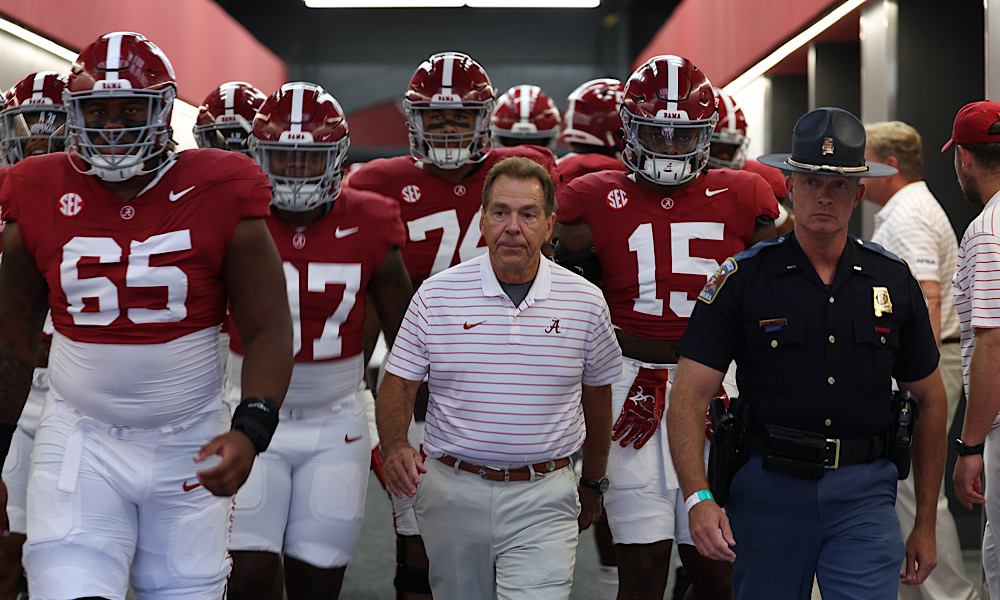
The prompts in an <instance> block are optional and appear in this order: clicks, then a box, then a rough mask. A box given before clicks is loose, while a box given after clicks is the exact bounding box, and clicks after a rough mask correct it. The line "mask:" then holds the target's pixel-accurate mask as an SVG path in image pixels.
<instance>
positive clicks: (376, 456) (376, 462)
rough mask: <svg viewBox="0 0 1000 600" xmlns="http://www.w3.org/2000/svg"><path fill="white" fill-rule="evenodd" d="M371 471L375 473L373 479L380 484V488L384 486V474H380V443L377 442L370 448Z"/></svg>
mask: <svg viewBox="0 0 1000 600" xmlns="http://www.w3.org/2000/svg"><path fill="white" fill-rule="evenodd" d="M372 473H375V479H378V482H379V483H380V484H382V489H383V490H384V489H386V488H385V475H383V474H382V445H381V444H379V445H378V446H375V447H374V448H372Z"/></svg>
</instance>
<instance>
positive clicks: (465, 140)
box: [403, 52, 495, 169]
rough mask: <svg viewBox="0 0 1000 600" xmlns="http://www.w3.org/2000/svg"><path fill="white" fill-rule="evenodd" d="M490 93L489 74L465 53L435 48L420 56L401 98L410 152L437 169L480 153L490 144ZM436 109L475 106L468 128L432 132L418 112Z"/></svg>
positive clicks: (478, 157) (483, 154) (477, 158)
mask: <svg viewBox="0 0 1000 600" xmlns="http://www.w3.org/2000/svg"><path fill="white" fill-rule="evenodd" d="M493 97H494V90H493V85H492V84H491V83H490V78H489V76H487V75H486V71H484V70H483V68H482V67H481V66H479V63H477V62H476V61H474V60H472V59H471V58H470V57H469V56H468V55H465V54H462V53H461V52H441V53H439V54H435V55H433V56H431V57H430V58H428V59H427V60H425V61H424V62H423V63H421V64H420V66H419V67H417V71H416V72H415V73H414V74H413V78H412V79H410V87H409V88H408V89H407V90H406V96H405V98H404V100H403V105H404V107H405V108H406V121H407V125H408V127H409V130H410V153H411V154H412V155H413V156H414V157H415V158H417V159H421V160H427V161H429V162H431V163H433V164H435V165H437V166H438V167H441V168H443V169H456V168H458V167H460V166H462V165H464V164H467V163H470V162H479V161H481V160H483V159H484V158H486V154H487V153H489V151H490V149H491V148H492V147H493V143H492V141H491V140H490V115H491V114H492V113H493V106H494V104H495V101H494V99H493ZM436 109H467V110H473V111H475V117H474V119H473V125H472V130H471V131H468V132H457V133H437V132H435V131H434V130H433V129H431V130H428V129H426V128H425V127H424V121H423V113H424V111H427V110H436ZM445 126H447V124H445ZM436 128H440V127H436Z"/></svg>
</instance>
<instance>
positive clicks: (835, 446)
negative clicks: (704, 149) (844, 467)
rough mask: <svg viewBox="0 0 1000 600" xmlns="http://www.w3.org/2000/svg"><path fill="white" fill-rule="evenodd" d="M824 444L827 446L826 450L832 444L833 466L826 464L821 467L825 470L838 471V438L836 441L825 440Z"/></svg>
mask: <svg viewBox="0 0 1000 600" xmlns="http://www.w3.org/2000/svg"><path fill="white" fill-rule="evenodd" d="M826 444H827V448H829V447H830V444H833V466H830V465H828V464H824V465H823V466H824V467H826V468H827V469H839V468H840V438H836V439H830V438H826ZM824 462H826V459H824Z"/></svg>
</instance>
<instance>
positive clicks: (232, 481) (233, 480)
mask: <svg viewBox="0 0 1000 600" xmlns="http://www.w3.org/2000/svg"><path fill="white" fill-rule="evenodd" d="M212 455H219V456H221V457H222V460H221V461H219V464H217V465H215V466H214V467H211V468H208V469H205V470H204V471H198V472H197V473H196V475H197V476H198V481H199V482H200V483H201V484H202V485H203V486H205V489H206V490H208V491H210V492H212V493H213V494H215V495H216V496H232V495H233V494H235V493H236V491H237V490H238V489H240V486H241V485H243V482H245V481H246V480H247V477H249V476H250V468H251V467H253V460H254V457H256V456H257V452H256V450H255V449H254V446H253V442H251V441H250V438H249V437H247V435H246V434H245V433H243V432H242V431H236V430H231V431H228V432H226V433H224V434H222V435H220V436H217V437H216V438H215V439H213V440H212V441H211V442H209V443H207V444H205V445H204V446H202V448H201V451H199V452H198V454H197V455H196V456H195V457H194V461H195V462H196V463H199V462H202V461H204V460H206V459H207V458H209V457H210V456H212Z"/></svg>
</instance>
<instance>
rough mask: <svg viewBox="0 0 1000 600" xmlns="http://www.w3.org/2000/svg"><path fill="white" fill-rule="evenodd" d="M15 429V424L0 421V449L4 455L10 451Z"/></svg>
mask: <svg viewBox="0 0 1000 600" xmlns="http://www.w3.org/2000/svg"><path fill="white" fill-rule="evenodd" d="M16 430H17V424H14V425H11V424H9V423H0V450H2V451H3V455H4V456H7V453H8V452H10V442H11V440H13V439H14V431H16Z"/></svg>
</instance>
